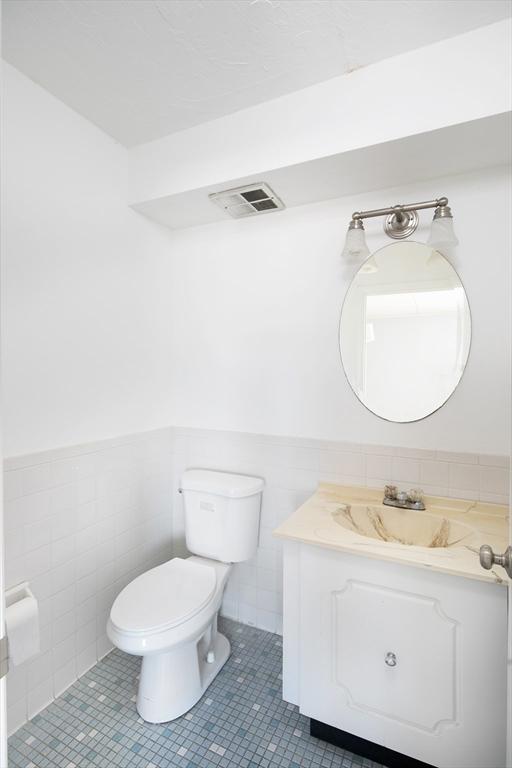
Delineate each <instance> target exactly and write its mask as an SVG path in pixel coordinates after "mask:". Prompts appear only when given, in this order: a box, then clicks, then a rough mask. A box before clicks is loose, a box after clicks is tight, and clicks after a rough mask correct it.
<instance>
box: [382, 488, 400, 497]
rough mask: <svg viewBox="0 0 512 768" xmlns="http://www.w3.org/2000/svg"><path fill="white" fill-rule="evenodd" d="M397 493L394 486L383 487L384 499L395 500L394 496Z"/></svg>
mask: <svg viewBox="0 0 512 768" xmlns="http://www.w3.org/2000/svg"><path fill="white" fill-rule="evenodd" d="M397 493H398V489H397V487H396V485H385V486H384V498H385V499H396V495H397Z"/></svg>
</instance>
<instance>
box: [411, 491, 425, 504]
mask: <svg viewBox="0 0 512 768" xmlns="http://www.w3.org/2000/svg"><path fill="white" fill-rule="evenodd" d="M407 496H408V497H409V501H413V502H414V503H416V502H417V501H423V491H422V490H421V488H411V490H410V491H409V493H408V494H407Z"/></svg>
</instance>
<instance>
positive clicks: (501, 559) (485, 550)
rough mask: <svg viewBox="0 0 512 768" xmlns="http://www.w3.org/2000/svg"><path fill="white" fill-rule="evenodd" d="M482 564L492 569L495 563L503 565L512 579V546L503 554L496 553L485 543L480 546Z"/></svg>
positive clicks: (483, 566) (487, 568)
mask: <svg viewBox="0 0 512 768" xmlns="http://www.w3.org/2000/svg"><path fill="white" fill-rule="evenodd" d="M480 565H481V566H482V568H485V569H486V570H487V571H490V570H491V568H492V567H493V565H502V566H503V568H504V569H505V570H506V572H507V573H508V575H509V576H510V578H511V579H512V547H507V549H506V550H505V552H504V553H503V554H502V555H495V554H494V552H493V551H492V547H490V546H489V545H488V544H484V545H483V546H481V547H480Z"/></svg>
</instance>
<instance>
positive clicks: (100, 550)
mask: <svg viewBox="0 0 512 768" xmlns="http://www.w3.org/2000/svg"><path fill="white" fill-rule="evenodd" d="M189 466H196V467H197V466H202V467H210V468H214V469H215V468H217V469H224V470H231V471H235V472H246V473H251V474H255V475H258V476H261V477H263V478H264V479H265V481H266V487H265V491H264V494H263V507H262V517H261V529H260V542H259V548H258V553H257V556H256V557H255V558H254V560H253V561H251V562H249V563H241V564H239V565H237V566H235V568H234V571H233V574H232V577H231V579H230V581H229V584H228V587H227V591H226V597H225V600H224V604H223V613H224V615H226V616H228V617H230V618H234V619H237V620H238V621H241V622H244V623H247V624H251V625H254V626H257V627H259V628H261V629H266V630H270V631H273V632H281V624H282V618H281V614H282V577H281V549H280V544H279V542H278V541H277V540H275V539H273V537H272V530H273V528H274V527H276V526H277V525H278V524H279V523H280V522H281V521H282V520H283V519H284V518H286V517H287V516H288V515H289V514H291V513H292V512H293V511H294V510H295V509H296V508H297V506H298V505H300V504H301V503H302V502H303V501H304V500H305V499H306V498H307V497H308V496H309V495H310V494H311V493H312V492H313V491H314V489H315V488H316V486H317V483H318V482H319V481H321V480H327V481H333V482H340V483H352V484H354V485H370V486H375V487H383V486H384V484H385V483H386V482H396V483H397V484H399V485H401V486H404V487H411V486H420V487H422V488H423V490H424V491H425V492H426V493H431V494H439V495H445V496H446V495H451V496H454V497H462V498H470V499H481V500H485V501H491V502H496V503H507V502H508V488H509V461H508V459H507V458H506V457H503V456H488V455H477V454H461V453H458V454H455V453H447V452H443V451H425V450H421V449H420V450H411V449H405V448H404V449H402V448H394V447H389V446H372V445H359V444H348V443H343V442H326V441H320V440H313V439H311V440H309V439H297V438H285V437H274V436H265V435H254V434H242V433H235V432H217V431H210V430H208V431H206V430H199V429H185V428H166V429H162V430H158V431H155V432H148V433H143V434H139V435H130V436H126V437H122V438H119V439H116V440H108V441H102V442H98V443H94V444H87V445H83V446H75V447H72V448H65V449H58V450H53V451H47V452H45V453H41V454H37V455H31V456H22V457H17V458H12V459H7V460H6V462H5V529H6V531H5V540H6V583H7V586H8V587H9V586H13V585H15V584H18V583H19V582H21V581H25V580H27V581H30V583H31V585H32V587H33V589H34V592H35V594H36V596H37V598H38V600H39V605H40V614H41V629H42V648H41V653H40V655H39V656H38V657H37V658H36V659H34V660H33V661H30V662H27V663H26V664H24V665H22V666H21V667H18V668H14V669H13V670H11V672H10V673H9V676H8V717H9V731H10V732H13V731H14V730H16V729H17V728H18V727H19V726H20V725H21V724H22V723H24V722H25V721H26V720H27V719H29V718H31V717H33V716H34V715H35V714H36V713H37V712H38V711H39V710H41V709H42V708H43V707H44V706H46V704H48V702H49V701H51V700H52V698H54V697H55V696H57V695H59V694H60V693H61V692H62V691H63V690H64V689H65V688H67V687H68V686H69V685H71V683H72V682H73V681H74V680H75V679H76V678H77V677H80V676H81V675H82V674H84V673H85V672H86V671H87V670H88V669H89V668H90V667H91V666H92V665H93V664H94V663H95V662H96V660H97V659H99V658H101V657H102V656H104V655H105V654H106V653H108V652H109V650H110V649H111V646H110V644H109V642H108V639H107V637H106V634H105V626H106V620H107V616H108V613H109V610H110V606H111V604H112V601H113V599H114V598H115V596H116V595H117V593H118V592H119V591H120V590H121V589H122V587H123V586H124V585H125V584H126V583H128V582H129V581H130V580H131V579H133V578H134V577H135V576H136V575H137V574H139V573H141V572H142V571H144V570H147V569H148V568H150V567H152V566H153V565H156V564H158V563H159V562H162V561H164V560H166V559H168V558H169V557H171V556H172V555H173V554H174V555H183V554H186V549H185V542H184V517H183V506H182V497H181V496H180V495H179V493H178V488H179V485H180V478H181V474H182V472H183V470H184V469H185V468H187V467H189Z"/></svg>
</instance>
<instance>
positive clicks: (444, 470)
mask: <svg viewBox="0 0 512 768" xmlns="http://www.w3.org/2000/svg"><path fill="white" fill-rule="evenodd" d="M449 482H450V467H449V464H448V463H447V462H444V461H421V462H420V483H423V484H425V485H430V486H437V487H439V488H448V485H449Z"/></svg>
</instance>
